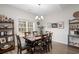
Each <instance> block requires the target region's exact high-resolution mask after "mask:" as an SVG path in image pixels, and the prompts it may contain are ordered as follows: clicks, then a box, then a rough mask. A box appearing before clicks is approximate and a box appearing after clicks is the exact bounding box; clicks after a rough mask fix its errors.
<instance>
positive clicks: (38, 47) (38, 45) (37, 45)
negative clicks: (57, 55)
mask: <svg viewBox="0 0 79 59" xmlns="http://www.w3.org/2000/svg"><path fill="white" fill-rule="evenodd" d="M33 45H34V53H38V54H39V53H43V42H42V40H41V39H39V40H36V41H35V42H34V44H33Z"/></svg>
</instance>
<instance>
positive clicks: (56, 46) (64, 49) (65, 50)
mask: <svg viewBox="0 0 79 59" xmlns="http://www.w3.org/2000/svg"><path fill="white" fill-rule="evenodd" d="M52 47H53V49H52V50H51V52H48V53H46V54H78V53H79V49H78V48H74V47H70V46H67V45H65V44H61V43H58V42H53V43H52ZM25 52H26V51H24V53H25ZM4 54H17V49H15V50H13V51H11V52H7V53H4Z"/></svg>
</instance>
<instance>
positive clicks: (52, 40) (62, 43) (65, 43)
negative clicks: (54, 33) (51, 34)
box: [52, 40, 68, 45]
mask: <svg viewBox="0 0 79 59" xmlns="http://www.w3.org/2000/svg"><path fill="white" fill-rule="evenodd" d="M52 41H54V42H58V43H62V44H65V45H68V43H67V42H62V41H58V40H52Z"/></svg>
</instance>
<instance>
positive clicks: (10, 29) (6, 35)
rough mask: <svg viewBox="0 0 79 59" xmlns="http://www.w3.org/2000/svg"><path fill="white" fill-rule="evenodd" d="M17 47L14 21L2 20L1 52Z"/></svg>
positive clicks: (0, 27) (0, 29)
mask: <svg viewBox="0 0 79 59" xmlns="http://www.w3.org/2000/svg"><path fill="white" fill-rule="evenodd" d="M14 48H15V38H14V21H13V20H11V19H10V20H8V21H0V53H5V52H8V51H10V50H13V49H14Z"/></svg>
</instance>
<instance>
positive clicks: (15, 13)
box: [0, 4, 35, 34]
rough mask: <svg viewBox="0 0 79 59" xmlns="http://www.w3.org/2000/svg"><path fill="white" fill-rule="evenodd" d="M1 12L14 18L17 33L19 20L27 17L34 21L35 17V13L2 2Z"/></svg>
mask: <svg viewBox="0 0 79 59" xmlns="http://www.w3.org/2000/svg"><path fill="white" fill-rule="evenodd" d="M0 14H2V15H6V16H8V17H11V18H12V19H14V29H15V34H17V32H18V20H20V19H25V20H28V21H32V22H34V19H35V16H34V15H32V14H30V13H28V12H25V11H23V10H20V9H17V8H15V7H12V6H9V5H1V4H0Z"/></svg>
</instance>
